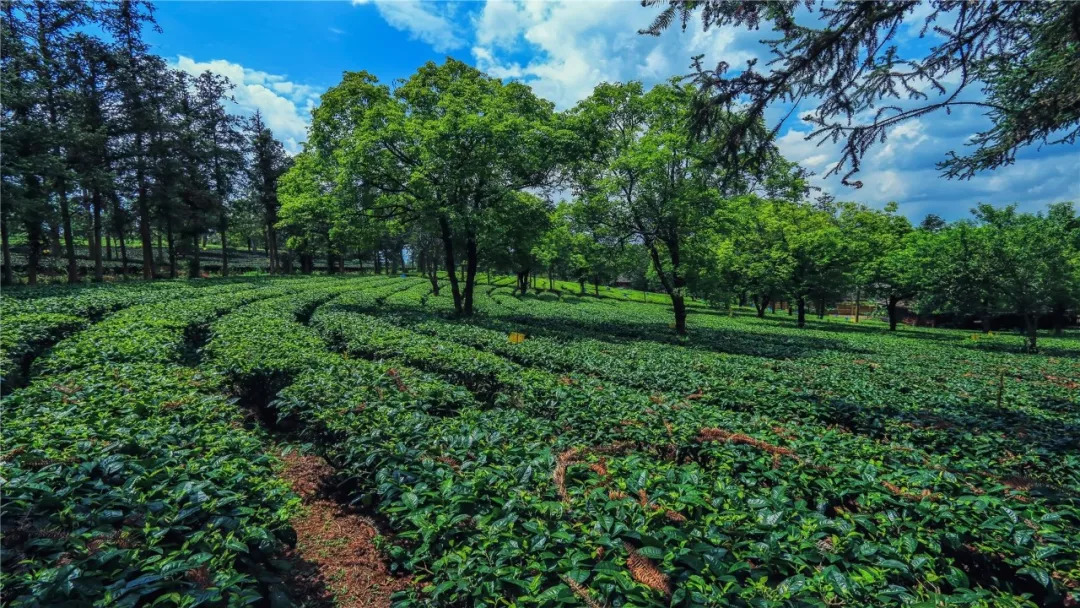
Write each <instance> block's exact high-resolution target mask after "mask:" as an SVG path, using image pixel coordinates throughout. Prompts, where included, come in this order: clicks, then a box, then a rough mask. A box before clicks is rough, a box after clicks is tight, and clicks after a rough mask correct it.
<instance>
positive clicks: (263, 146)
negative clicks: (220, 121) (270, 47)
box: [247, 112, 288, 273]
mask: <svg viewBox="0 0 1080 608" xmlns="http://www.w3.org/2000/svg"><path fill="white" fill-rule="evenodd" d="M247 134H248V154H249V156H250V161H249V163H250V164H249V166H248V179H249V180H250V184H251V189H252V192H253V194H254V196H255V198H256V200H257V201H258V202H259V205H260V207H261V210H262V212H263V214H264V224H263V225H264V226H265V229H266V242H267V250H268V252H269V257H270V272H272V273H276V272H281V271H282V268H281V266H280V264H281V260H280V259H279V256H278V238H277V223H278V198H277V181H278V177H280V176H281V174H282V173H284V172H285V170H286V169H287V168H288V160H287V157H286V156H285V148H284V147H282V145H281V142H279V141H277V140H276V139H274V135H273V133H271V131H270V129H269V128H267V127H266V124H265V123H263V120H262V114H261V113H259V112H255V115H254V116H253V117H252V118H251V120H250V121H249V122H248V124H247Z"/></svg>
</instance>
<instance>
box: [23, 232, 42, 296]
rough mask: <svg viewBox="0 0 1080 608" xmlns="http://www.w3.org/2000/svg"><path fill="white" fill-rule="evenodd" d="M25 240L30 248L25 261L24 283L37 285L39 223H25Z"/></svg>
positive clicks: (39, 250)
mask: <svg viewBox="0 0 1080 608" xmlns="http://www.w3.org/2000/svg"><path fill="white" fill-rule="evenodd" d="M26 240H27V244H28V245H29V246H30V255H29V256H27V259H26V283H27V284H28V285H37V279H38V267H39V266H40V265H41V222H37V221H28V222H27V223H26Z"/></svg>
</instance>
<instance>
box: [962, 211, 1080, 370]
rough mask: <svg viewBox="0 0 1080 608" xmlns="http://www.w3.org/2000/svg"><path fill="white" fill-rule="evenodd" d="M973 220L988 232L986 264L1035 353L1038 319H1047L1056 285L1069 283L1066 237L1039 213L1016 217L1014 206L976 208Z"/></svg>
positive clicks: (1058, 287) (1070, 272)
mask: <svg viewBox="0 0 1080 608" xmlns="http://www.w3.org/2000/svg"><path fill="white" fill-rule="evenodd" d="M974 213H975V217H976V218H977V220H978V221H979V222H980V223H981V224H982V225H983V227H985V229H986V230H987V231H988V238H989V243H990V250H991V253H992V255H991V258H990V259H991V260H992V263H993V268H994V271H995V274H996V275H997V276H998V277H999V287H1000V290H1001V295H1002V297H1003V298H1004V300H1005V301H1006V302H1008V303H1009V304H1010V305H1011V306H1012V309H1013V310H1014V311H1015V312H1016V313H1017V314H1019V315H1020V316H1021V318H1022V319H1023V320H1024V327H1025V330H1026V333H1027V350H1028V352H1036V351H1037V350H1038V327H1039V317H1040V316H1042V315H1045V314H1048V313H1050V312H1051V311H1052V310H1053V307H1054V304H1055V299H1056V298H1055V297H1056V296H1058V295H1059V294H1060V290H1061V285H1062V283H1063V282H1065V281H1068V280H1069V277H1070V276H1072V277H1075V270H1074V269H1075V266H1073V264H1075V260H1070V259H1069V256H1068V253H1067V252H1068V248H1067V246H1066V242H1065V239H1067V238H1068V237H1067V235H1066V234H1065V233H1064V231H1062V230H1061V225H1060V224H1056V223H1055V222H1054V221H1052V220H1051V219H1049V218H1047V217H1046V216H1044V215H1043V214H1042V213H1039V214H1036V215H1032V214H1028V213H1017V211H1016V206H1015V205H1009V206H1008V207H1004V208H994V207H992V206H991V205H987V204H982V205H979V206H978V208H976V209H975V210H974Z"/></svg>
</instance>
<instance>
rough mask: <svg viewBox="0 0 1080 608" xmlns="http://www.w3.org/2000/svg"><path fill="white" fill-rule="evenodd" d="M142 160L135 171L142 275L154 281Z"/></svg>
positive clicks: (138, 142) (139, 143)
mask: <svg viewBox="0 0 1080 608" xmlns="http://www.w3.org/2000/svg"><path fill="white" fill-rule="evenodd" d="M135 140H136V141H135V149H136V150H139V151H141V150H142V133H138V134H136V135H135ZM142 164H143V163H142V160H141V159H140V161H139V164H138V167H137V169H136V171H135V181H136V183H137V184H138V185H139V191H138V195H137V197H136V199H137V203H138V207H139V238H140V239H141V240H142V274H143V278H144V279H152V278H154V275H155V274H157V272H156V269H155V268H154V246H153V243H151V242H150V201H149V200H148V198H147V192H146V189H147V184H146V171H145V169H144V167H143V166H142Z"/></svg>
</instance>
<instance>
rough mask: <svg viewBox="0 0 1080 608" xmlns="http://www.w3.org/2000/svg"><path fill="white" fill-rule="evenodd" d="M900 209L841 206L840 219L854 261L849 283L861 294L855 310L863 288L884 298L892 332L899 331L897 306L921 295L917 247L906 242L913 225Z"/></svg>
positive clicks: (843, 204)
mask: <svg viewBox="0 0 1080 608" xmlns="http://www.w3.org/2000/svg"><path fill="white" fill-rule="evenodd" d="M897 209H898V206H897V204H896V203H889V204H888V205H886V206H885V209H884V210H877V209H871V208H869V207H866V206H865V205H857V204H854V203H842V204H841V205H840V213H839V216H838V218H837V219H838V221H839V223H840V227H841V229H842V230H843V232H844V234H845V235H846V236H847V241H846V245H847V248H848V255H849V259H850V261H851V276H850V279H849V281H848V282H849V283H850V284H852V285H854V286H855V289H856V293H857V294H858V295H857V296H856V306H858V305H859V304H860V303H861V295H862V290H863V288H867V289H868V290H869V292H870V293H871V294H872V295H877V296H879V297H881V298H883V299H884V300H885V310H886V311H887V313H888V317H889V329H890V330H891V331H896V323H897V321H898V318H897V305H898V304H899V303H900V302H901V301H902V300H907V299H910V298H913V297H914V296H915V295H916V294H917V293H918V288H919V282H918V279H919V274H920V272H921V271H922V267H921V266H920V265H919V264H918V263H917V261H916V259H915V257H914V256H915V253H916V249H915V248H913V247H914V245H916V244H917V243H916V242H915V241H913V240H910V239H907V237H908V235H909V234H910V233H911V231H912V227H911V223H910V222H909V221H908V220H907V218H905V217H903V216H901V215H897V214H896V210H897ZM856 315H858V312H856Z"/></svg>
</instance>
